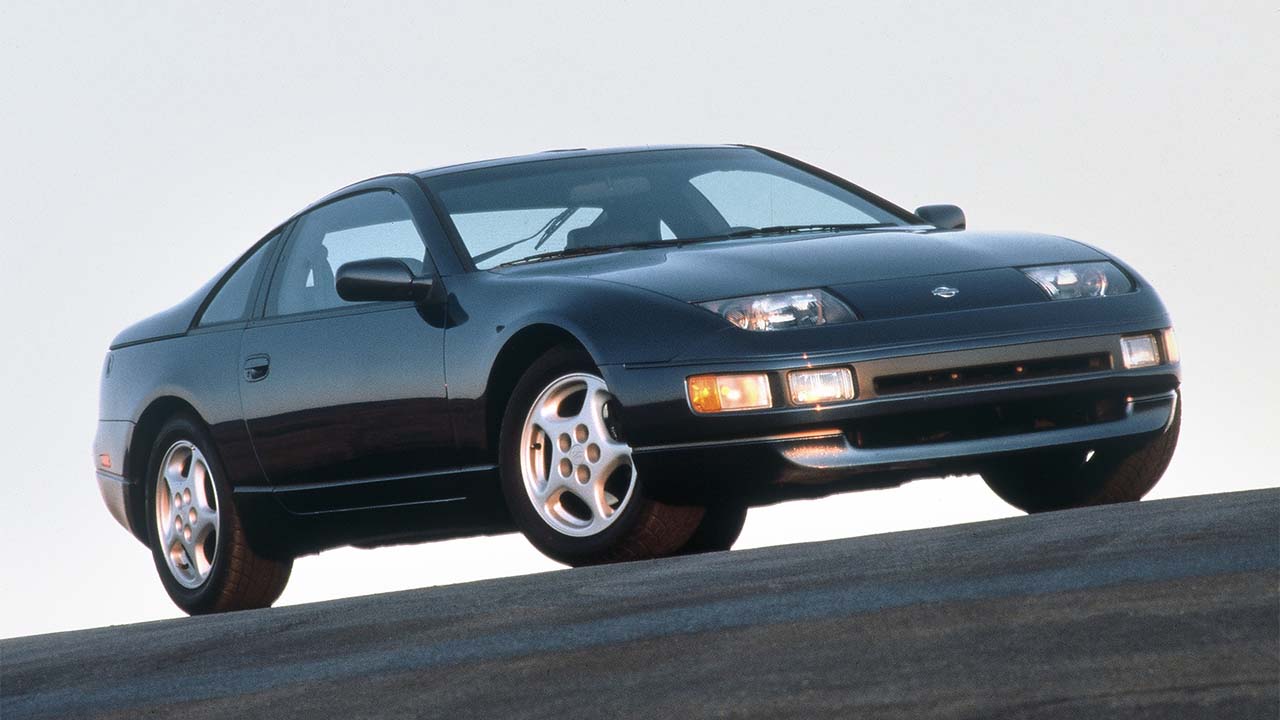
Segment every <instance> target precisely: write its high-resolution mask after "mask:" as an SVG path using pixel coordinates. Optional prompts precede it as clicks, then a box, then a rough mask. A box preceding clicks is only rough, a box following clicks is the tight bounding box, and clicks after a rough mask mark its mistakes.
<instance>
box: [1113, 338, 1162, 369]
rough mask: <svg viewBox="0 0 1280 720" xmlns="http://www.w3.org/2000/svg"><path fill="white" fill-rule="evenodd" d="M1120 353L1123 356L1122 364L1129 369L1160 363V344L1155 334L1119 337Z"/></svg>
mask: <svg viewBox="0 0 1280 720" xmlns="http://www.w3.org/2000/svg"><path fill="white" fill-rule="evenodd" d="M1120 354H1121V355H1123V356H1124V366H1125V367H1126V368H1128V369H1130V370H1132V369H1134V368H1144V367H1151V366H1152V365H1159V364H1160V345H1159V343H1157V342H1156V336H1155V335H1130V336H1129V337H1122V338H1120Z"/></svg>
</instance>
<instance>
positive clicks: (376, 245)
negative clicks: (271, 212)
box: [267, 191, 429, 315]
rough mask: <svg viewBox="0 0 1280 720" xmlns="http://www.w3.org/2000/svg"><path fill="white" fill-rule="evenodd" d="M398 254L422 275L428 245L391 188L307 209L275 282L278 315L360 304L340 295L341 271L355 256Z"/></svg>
mask: <svg viewBox="0 0 1280 720" xmlns="http://www.w3.org/2000/svg"><path fill="white" fill-rule="evenodd" d="M374 258H395V259H397V260H402V261H404V263H405V264H406V265H408V266H409V269H410V270H412V271H413V272H414V274H415V275H422V274H424V272H425V270H426V268H427V267H429V265H428V262H427V249H426V244H425V243H424V242H423V240H422V236H420V235H419V234H418V231H417V228H416V227H415V226H414V224H413V216H412V215H411V214H410V212H409V208H408V206H406V205H405V204H404V201H403V200H401V199H400V198H399V197H398V196H397V195H395V194H394V193H392V192H390V191H375V192H370V193H365V194H363V195H356V196H355V197H351V198H346V199H344V200H339V201H337V202H334V203H330V204H328V205H325V206H324V207H321V208H318V209H316V210H313V211H311V212H310V213H307V214H306V215H304V216H303V217H302V219H301V220H300V221H299V226H298V229H297V231H295V233H294V236H293V238H292V239H291V240H290V241H289V247H287V248H286V249H285V255H284V258H283V259H282V261H281V263H280V265H279V267H278V268H277V269H276V274H275V278H274V279H273V280H272V283H271V293H270V297H269V299H268V303H267V304H268V308H269V310H270V312H271V313H272V314H275V315H292V314H294V313H303V312H315V311H317V310H328V309H331V308H337V307H343V306H347V305H356V304H357V303H350V302H347V301H345V300H343V299H342V298H340V297H338V291H337V288H336V287H335V284H334V279H335V277H336V276H337V273H338V269H339V268H341V267H342V266H343V265H345V264H346V263H349V262H353V261H356V260H371V259H374Z"/></svg>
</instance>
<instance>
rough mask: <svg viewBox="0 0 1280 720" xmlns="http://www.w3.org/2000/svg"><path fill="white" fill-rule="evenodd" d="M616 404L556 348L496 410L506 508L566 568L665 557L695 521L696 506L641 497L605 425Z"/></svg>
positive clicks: (573, 352)
mask: <svg viewBox="0 0 1280 720" xmlns="http://www.w3.org/2000/svg"><path fill="white" fill-rule="evenodd" d="M579 397H581V398H582V401H581V402H578V401H577V398H579ZM575 406H576V408H575ZM616 407H617V402H616V401H615V400H613V399H612V395H609V394H608V388H607V386H606V385H605V383H604V380H603V379H602V378H601V376H600V372H599V370H597V369H596V367H595V364H594V363H593V362H592V361H591V358H590V357H589V356H587V355H586V354H585V353H584V352H582V351H581V350H578V349H576V348H569V347H557V348H554V349H552V350H550V351H548V352H547V353H546V354H544V355H543V356H542V357H540V358H539V359H538V360H536V361H535V362H534V363H533V364H532V365H531V366H530V367H529V369H528V370H527V371H526V372H525V374H524V376H523V377H521V378H520V381H519V382H518V383H517V384H516V387H515V390H514V391H513V392H512V394H511V398H510V400H509V402H508V403H507V408H506V411H505V412H504V414H503V419H502V427H501V430H500V435H499V448H498V452H499V472H500V476H501V484H502V493H503V497H504V499H505V500H506V504H507V509H508V510H509V512H510V514H511V517H512V519H513V520H514V521H515V523H516V526H517V527H518V528H519V529H520V531H521V532H522V533H524V536H525V537H526V538H528V540H529V542H530V543H532V544H533V546H534V547H536V548H537V549H538V550H539V551H541V552H542V553H543V554H544V555H546V556H547V557H549V558H551V559H553V560H556V561H558V562H561V563H564V564H566V565H571V566H574V567H578V566H583V565H596V564H601V563H611V562H622V561H630V560H645V559H649V558H656V557H663V556H667V555H671V554H673V553H675V552H676V551H677V550H678V549H680V548H681V547H682V546H684V545H685V544H686V543H687V542H688V540H689V538H690V537H692V535H693V533H694V531H695V530H696V529H697V527H698V523H699V521H700V520H701V519H702V516H703V508H702V507H701V506H698V505H674V504H668V503H665V502H659V501H657V500H654V499H652V498H651V497H648V496H647V495H646V494H645V485H644V479H643V477H641V476H640V475H639V473H637V472H636V470H635V467H634V465H633V464H631V462H630V453H631V449H630V446H628V445H626V443H625V441H623V440H622V439H620V438H619V436H618V433H617V424H616V422H613V420H616V417H614V416H611V413H616ZM535 411H537V413H538V414H537V417H535ZM610 467H612V468H613V469H612V471H610V470H609V468H610ZM562 469H563V470H568V472H562Z"/></svg>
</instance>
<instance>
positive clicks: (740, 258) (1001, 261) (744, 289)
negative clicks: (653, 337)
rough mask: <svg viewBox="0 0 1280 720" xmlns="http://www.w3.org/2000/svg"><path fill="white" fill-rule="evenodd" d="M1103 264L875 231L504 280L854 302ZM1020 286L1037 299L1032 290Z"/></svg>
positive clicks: (1069, 246) (1076, 246)
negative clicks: (828, 295) (1039, 269)
mask: <svg viewBox="0 0 1280 720" xmlns="http://www.w3.org/2000/svg"><path fill="white" fill-rule="evenodd" d="M1104 259H1106V256H1104V255H1103V254H1101V253H1099V252H1098V251H1096V250H1094V249H1092V248H1090V247H1088V246H1086V245H1082V244H1080V243H1077V242H1074V241H1071V240H1068V239H1066V238H1061V237H1056V236H1052V235H1037V234H1030V233H1006V232H972V231H965V232H911V231H894V232H885V231H875V232H860V233H852V234H847V233H846V234H823V235H805V236H792V237H781V238H780V237H770V238H750V239H741V240H727V241H723V242H709V243H700V244H694V245H687V246H684V247H670V248H646V249H636V250H625V251H621V252H615V253H606V254H601V255H588V256H584V257H579V258H566V259H563V260H557V261H551V262H542V263H532V264H529V265H521V266H513V267H510V268H504V269H502V270H501V271H499V272H502V273H504V274H507V273H510V274H522V275H523V274H526V273H527V274H536V275H571V276H577V277H592V278H596V279H599V280H604V281H609V282H615V283H622V284H625V285H630V286H633V287H638V288H642V289H645V290H651V291H653V292H657V293H661V294H663V295H667V296H669V297H672V298H676V299H678V300H683V301H685V302H698V301H703V300H716V299H722V298H731V297H740V296H744V295H753V294H757V293H765V292H772V291H778V290H800V289H804V288H813V287H829V288H835V289H840V290H841V291H842V294H846V295H847V294H848V293H856V291H857V287H856V286H858V285H860V284H863V283H883V282H884V281H892V280H904V279H908V278H918V279H921V280H922V281H925V283H926V284H928V283H929V282H930V280H928V279H930V278H932V279H935V280H939V281H941V280H946V279H948V278H949V277H951V276H957V275H962V274H966V273H973V272H975V271H984V270H996V269H1007V268H1011V267H1022V266H1028V265H1040V264H1049V263H1060V262H1083V261H1089V260H1104ZM1019 279H1020V280H1024V279H1022V278H1019ZM931 287H932V286H931ZM1019 287H1021V288H1023V289H1025V290H1028V291H1034V290H1035V287H1034V285H1032V284H1031V283H1030V282H1023V283H1020V284H1019ZM882 289H883V290H889V291H890V292H892V288H889V287H885V288H882ZM1036 292H1038V291H1036ZM1038 297H1041V298H1043V295H1039V296H1038ZM1009 299H1010V300H1013V301H1015V302H1016V301H1017V300H1016V299H1014V298H1009Z"/></svg>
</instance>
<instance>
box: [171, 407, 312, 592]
mask: <svg viewBox="0 0 1280 720" xmlns="http://www.w3.org/2000/svg"><path fill="white" fill-rule="evenodd" d="M147 477H148V478H149V482H148V483H147V507H148V508H149V509H150V512H148V513H147V515H148V522H147V529H148V534H149V537H150V540H151V542H150V545H151V552H152V556H153V558H154V559H155V565H156V571H157V572H158V573H159V574H160V580H161V582H162V583H163V584H164V588H165V590H166V591H167V592H168V593H169V597H170V599H172V600H173V602H174V604H176V605H177V606H178V607H179V608H181V609H182V610H183V611H185V612H186V613H188V614H190V615H197V614H202V613H213V612H225V611H228V610H245V609H249V608H260V607H268V606H270V605H271V603H273V602H275V600H276V598H278V597H279V596H280V593H281V592H283V591H284V587H285V584H286V583H288V582H289V573H290V571H291V570H292V568H293V561H292V560H289V559H285V560H279V559H271V558H266V557H262V556H260V555H258V554H257V553H256V552H254V550H253V548H251V547H249V544H248V542H247V540H246V539H245V535H244V529H243V528H242V527H241V525H240V518H239V516H238V515H237V514H236V508H235V503H233V502H232V500H231V489H230V487H229V486H228V485H227V484H226V480H225V473H223V470H222V464H221V462H220V461H219V460H218V456H217V453H216V450H215V448H214V445H213V441H212V439H211V438H210V437H209V434H208V432H207V431H206V430H205V429H204V427H203V426H202V425H201V424H199V423H197V422H195V421H193V420H191V419H188V418H185V417H177V418H174V419H173V420H170V421H169V422H168V424H166V425H165V426H164V428H162V429H161V431H160V434H159V436H158V437H157V438H156V442H155V445H154V446H153V448H152V451H151V461H150V463H149V464H148V475H147Z"/></svg>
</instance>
